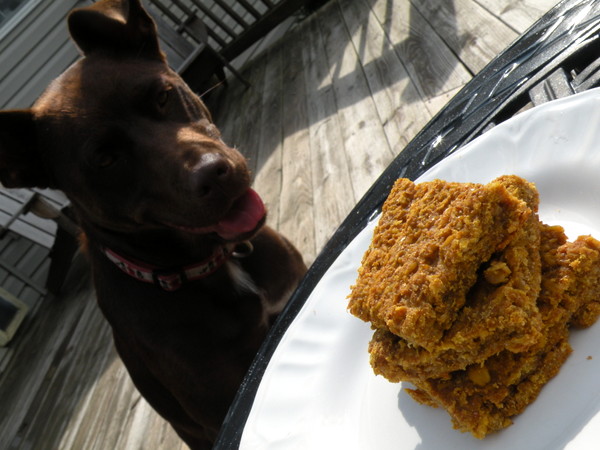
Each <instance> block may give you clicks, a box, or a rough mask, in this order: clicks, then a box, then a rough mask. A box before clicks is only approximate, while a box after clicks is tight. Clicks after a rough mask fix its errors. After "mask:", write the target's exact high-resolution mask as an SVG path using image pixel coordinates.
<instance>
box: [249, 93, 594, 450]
mask: <svg viewBox="0 0 600 450" xmlns="http://www.w3.org/2000/svg"><path fill="white" fill-rule="evenodd" d="M503 174H517V175H520V176H522V177H524V178H526V179H528V180H530V181H533V182H535V183H536V185H537V187H538V190H539V191H540V202H541V205H540V217H541V219H542V220H543V221H544V222H546V223H549V224H560V225H562V226H564V227H565V230H566V231H567V234H568V235H569V237H570V238H575V237H577V236H578V235H580V234H592V235H594V236H596V237H598V238H600V91H598V90H592V91H587V92H585V93H582V94H579V95H575V96H572V97H568V98H565V99H562V100H558V101H554V102H550V103H547V104H545V105H542V106H539V107H537V108H534V109H532V110H530V111H527V112H525V113H523V114H521V115H519V116H516V117H514V118H512V119H511V120H509V121H507V122H505V123H503V124H501V125H499V126H497V127H496V128H494V129H492V130H491V131H489V132H488V133H486V134H484V135H483V136H481V137H480V138H478V139H477V140H475V141H473V142H472V143H471V144H469V145H467V146H465V147H464V148H463V149H461V150H460V151H458V152H456V153H455V154H453V155H451V156H449V157H448V158H446V159H445V160H443V161H442V162H441V163H439V164H438V165H437V166H435V167H434V168H433V169H431V170H430V171H428V172H427V173H426V174H424V175H423V176H422V177H420V178H419V180H418V181H427V180H432V179H434V178H440V179H445V180H448V181H461V182H464V181H473V182H481V183H487V182H489V181H491V180H492V179H494V178H495V177H497V176H500V175H503ZM374 225H375V223H374V222H372V223H371V224H370V225H369V226H368V227H367V228H366V229H365V230H363V231H362V232H361V234H359V235H358V236H357V237H356V238H355V239H354V240H353V242H352V243H351V244H350V245H349V246H348V247H347V248H346V249H345V250H344V251H343V252H342V254H341V255H340V256H339V258H338V259H337V260H336V261H335V262H334V264H333V265H332V266H331V268H330V270H329V271H328V272H327V273H326V274H325V275H324V277H323V278H322V279H321V281H320V282H319V284H318V285H317V287H316V288H315V290H314V291H313V293H312V294H311V296H310V297H309V298H308V299H307V301H306V304H305V305H304V307H303V309H302V310H301V311H300V313H299V314H298V316H297V317H296V319H295V320H294V322H293V323H292V324H291V326H290V327H289V329H288V331H287V333H286V334H285V336H284V337H283V339H282V340H281V342H280V344H279V346H278V347H277V349H276V351H275V353H274V355H273V357H272V360H271V362H270V364H269V366H268V368H267V370H266V372H265V374H264V377H263V379H262V381H261V384H260V387H259V390H258V392H257V396H256V400H255V402H254V405H253V407H252V410H251V412H250V415H249V417H248V421H247V424H246V427H245V429H244V432H243V436H242V441H241V448H242V449H285V450H290V449H302V450H315V449H327V450H329V449H344V450H350V449H356V450H387V449H390V450H392V449H393V450H401V449H419V450H439V449H444V450H449V449H457V450H467V449H498V450H505V449H527V450H535V449H540V450H542V449H543V450H549V449H563V448H568V449H597V448H600V447H599V446H600V444H599V442H600V324H596V325H595V326H593V327H591V328H589V329H587V330H582V331H576V332H573V333H572V334H571V339H570V341H571V345H572V346H573V349H574V351H573V353H572V354H571V356H570V357H569V359H568V360H567V362H566V363H565V365H564V366H563V367H562V369H561V371H560V373H559V374H558V375H557V376H556V377H555V378H554V379H553V380H551V381H550V383H548V384H547V385H546V386H545V387H544V388H543V390H542V392H541V394H540V395H539V397H538V398H537V400H536V401H535V402H534V403H533V404H531V405H530V406H529V407H528V408H527V409H526V410H525V412H524V413H523V414H521V415H519V416H517V417H516V418H515V420H514V424H513V425H512V426H510V427H509V428H507V429H505V430H503V431H501V432H499V433H495V434H493V435H491V436H489V437H487V438H486V439H485V440H482V441H479V440H477V439H475V438H473V437H472V436H471V435H470V434H465V433H461V432H459V431H456V430H454V429H453V428H452V425H451V422H450V418H449V416H448V414H447V413H446V412H445V411H444V410H441V409H434V408H430V407H427V406H424V405H421V404H418V403H416V402H415V401H413V400H412V398H410V397H409V396H408V394H406V392H404V390H403V386H402V384H392V383H389V382H388V381H386V380H385V379H384V378H382V377H376V376H375V375H374V374H373V373H372V371H371V367H370V365H369V361H368V359H369V358H368V354H367V344H368V342H369V339H370V337H371V334H372V331H371V330H370V328H369V325H367V324H365V323H363V322H362V321H360V320H358V319H356V318H355V317H353V316H351V315H350V314H349V313H348V312H347V311H346V305H347V300H346V297H347V295H348V294H349V291H350V286H351V285H352V284H353V283H354V281H355V278H356V270H357V268H358V266H359V264H360V261H361V258H362V255H363V253H364V251H365V250H366V249H367V247H368V245H369V242H370V239H371V235H372V230H373V227H374ZM590 357H591V358H590ZM404 387H406V386H404Z"/></svg>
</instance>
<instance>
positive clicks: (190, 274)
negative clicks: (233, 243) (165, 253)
mask: <svg viewBox="0 0 600 450" xmlns="http://www.w3.org/2000/svg"><path fill="white" fill-rule="evenodd" d="M103 252H104V254H105V255H106V257H107V258H108V259H109V260H110V261H111V262H112V263H114V264H115V265H116V266H117V267H118V268H119V269H121V270H122V271H123V272H125V273H126V274H127V275H129V276H131V277H133V278H135V279H136V280H138V281H142V282H144V283H152V284H157V285H159V286H160V287H161V288H162V289H163V290H165V291H170V292H171V291H176V290H177V289H179V288H180V287H181V286H182V285H183V284H184V283H185V282H187V281H195V280H200V279H202V278H205V277H207V276H209V275H210V274H212V273H214V272H215V271H216V270H217V269H218V268H219V267H221V266H222V265H223V264H224V263H225V261H227V259H228V258H229V256H230V255H232V254H233V255H234V256H235V253H236V252H235V251H234V252H232V251H231V250H230V249H227V248H225V247H217V249H216V250H215V252H214V253H213V255H212V256H211V257H210V258H208V259H206V260H204V261H202V262H200V263H197V264H192V265H189V266H185V267H182V268H180V269H168V270H162V269H160V268H159V267H156V266H152V265H146V264H143V263H139V262H133V261H131V260H129V259H127V258H125V257H123V256H122V255H119V254H118V253H116V252H115V251H113V250H111V249H109V248H103Z"/></svg>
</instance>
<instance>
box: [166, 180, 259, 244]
mask: <svg viewBox="0 0 600 450" xmlns="http://www.w3.org/2000/svg"><path fill="white" fill-rule="evenodd" d="M265 216H266V209H265V205H264V203H263V201H262V199H261V198H260V196H259V195H258V194H257V193H256V191H254V190H253V189H248V190H247V191H246V192H245V193H244V194H243V195H242V196H241V197H239V198H238V199H237V200H235V201H234V202H233V205H232V206H231V208H229V211H228V212H227V213H226V214H225V216H224V217H222V218H221V219H220V220H219V221H218V222H217V223H216V224H215V225H210V226H205V227H190V226H182V225H176V224H168V225H169V226H170V227H172V228H176V229H178V230H180V231H184V232H186V233H193V234H206V233H217V234H218V235H219V236H221V237H222V238H223V239H225V240H232V239H235V238H238V237H239V236H243V235H246V234H248V233H251V232H254V231H255V230H256V229H257V228H258V227H259V226H260V225H261V224H262V222H263V220H264V218H265Z"/></svg>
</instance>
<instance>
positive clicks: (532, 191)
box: [349, 176, 600, 439]
mask: <svg viewBox="0 0 600 450" xmlns="http://www.w3.org/2000/svg"><path fill="white" fill-rule="evenodd" d="M538 202H539V196H538V192H537V190H536V188H535V186H534V185H533V184H531V183H529V182H527V181H526V180H524V179H522V178H519V177H517V176H502V177H500V178H498V179H496V180H494V181H492V182H491V183H489V184H487V185H481V184H475V183H451V182H445V181H441V180H435V181H432V182H424V183H420V184H414V183H412V182H411V181H409V180H407V179H399V180H397V182H396V183H395V185H394V188H393V189H392V191H391V193H390V195H389V197H388V199H387V200H386V202H385V204H384V206H383V212H382V216H381V219H380V221H379V224H378V226H377V227H376V229H375V232H374V235H373V240H372V242H371V245H370V247H369V249H368V250H367V252H366V253H365V255H364V257H363V260H362V265H361V268H360V269H359V275H358V278H357V281H356V284H355V285H354V286H353V287H352V292H351V294H350V296H349V310H350V312H351V313H352V314H354V315H355V316H357V317H359V318H360V319H362V320H364V321H367V322H370V323H371V325H372V327H373V328H374V329H375V333H374V336H373V338H372V340H371V342H370V344H369V352H370V355H371V365H372V367H373V370H374V372H375V373H376V374H380V375H383V376H384V377H386V378H387V379H388V380H390V381H392V382H400V381H408V382H411V383H412V384H413V385H414V386H415V389H408V392H409V393H410V395H411V396H412V397H413V398H414V399H415V400H417V401H419V402H421V403H424V404H427V405H430V406H434V407H438V406H440V407H443V408H445V409H446V410H447V411H448V413H449V414H450V416H451V417H452V421H453V423H454V427H455V428H457V429H460V430H462V431H468V432H471V433H472V434H473V435H474V436H475V437H477V438H480V439H481V438H484V437H485V436H486V435H487V434H489V433H491V432H494V431H497V430H500V429H502V428H505V427H507V426H509V425H510V424H511V423H512V420H511V418H512V417H514V416H515V415H517V414H519V413H521V412H522V411H523V410H524V409H525V407H526V406H527V405H528V404H529V403H531V402H532V401H533V400H535V398H536V397H537V395H538V393H539V392H540V390H541V388H542V387H543V386H544V384H546V383H547V382H548V381H549V380H550V379H551V378H552V377H553V376H555V375H556V374H557V373H558V371H559V369H560V367H561V365H562V364H563V362H564V361H565V360H566V358H567V357H568V355H569V353H570V352H571V347H570V345H569V342H568V336H569V327H571V326H577V327H587V326H590V325H591V324H593V323H594V322H595V321H596V319H597V317H598V315H599V314H600V242H599V241H597V240H595V239H594V238H592V237H590V236H581V237H579V238H578V239H577V240H575V241H574V242H567V238H566V236H565V234H564V231H563V229H562V228H561V227H558V226H548V225H545V224H543V223H541V222H540V221H539V218H538V215H537V211H538Z"/></svg>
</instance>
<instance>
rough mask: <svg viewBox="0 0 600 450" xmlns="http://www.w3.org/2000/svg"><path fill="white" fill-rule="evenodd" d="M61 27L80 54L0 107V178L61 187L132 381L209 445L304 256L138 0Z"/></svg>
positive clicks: (198, 442)
mask: <svg viewBox="0 0 600 450" xmlns="http://www.w3.org/2000/svg"><path fill="white" fill-rule="evenodd" d="M69 28H70V31H71V35H72V37H73V39H74V40H75V42H76V43H77V45H78V46H79V47H80V49H81V50H82V52H83V54H84V58H83V59H81V60H79V61H78V62H77V63H75V64H74V65H73V66H71V67H70V68H69V69H68V70H67V71H66V72H65V73H63V74H62V75H61V76H60V77H59V78H57V79H56V80H55V81H54V82H53V83H52V84H51V85H50V86H49V88H48V89H47V90H46V92H45V93H44V94H43V95H42V96H41V97H40V99H39V100H38V101H37V102H36V103H35V105H34V106H33V107H32V108H31V109H28V110H19V111H4V112H1V113H0V179H1V181H2V183H3V184H4V185H5V186H7V187H23V186H29V187H32V186H38V187H51V188H56V189H61V190H63V191H64V192H65V193H66V194H67V196H68V197H69V198H70V200H71V202H72V205H73V209H74V210H75V212H76V213H77V216H78V219H79V221H80V226H81V229H82V230H83V232H84V234H85V236H86V242H87V252H88V254H89V258H90V260H91V265H92V270H93V275H94V283H95V287H96V291H97V297H98V303H99V305H100V308H101V309H102V311H103V313H104V315H105V316H106V319H107V320H108V322H109V323H110V325H111V327H112V329H113V334H114V341H115V345H116V348H117V350H118V352H119V355H120V356H121V358H122V359H123V362H124V363H125V365H126V366H127V369H128V370H129V373H130V375H131V377H132V379H133V381H134V382H135V384H136V386H137V388H138V389H139V391H140V392H141V393H142V395H143V396H144V397H145V398H146V399H147V400H148V401H149V403H150V404H151V405H152V406H153V407H154V408H155V409H156V410H157V411H158V412H159V413H160V414H161V415H162V416H163V417H164V418H165V419H166V420H168V421H169V422H170V423H171V424H172V425H173V427H174V428H175V430H176V431H177V433H178V434H179V435H180V436H181V438H182V439H183V440H184V441H185V442H186V443H187V444H188V445H189V446H190V447H192V448H193V449H204V448H210V446H211V443H212V442H213V441H214V439H215V437H216V435H217V433H218V431H219V427H220V426H221V423H222V420H223V418H224V416H225V414H226V412H227V409H228V407H229V405H230V402H231V401H232V399H233V397H234V395H235V392H236V390H237V388H238V386H239V384H240V382H241V380H242V378H243V376H244V374H245V372H246V370H247V368H248V367H249V365H250V363H251V361H252V359H253V357H254V356H255V353H256V351H257V349H258V347H259V345H260V344H261V342H262V340H263V338H264V337H265V335H266V333H267V330H268V328H269V325H270V324H271V323H272V321H273V319H274V318H275V317H276V315H277V314H278V313H279V312H280V311H281V308H282V307H283V305H284V303H285V302H286V300H287V298H288V296H289V295H290V293H291V291H292V290H293V289H294V288H295V286H296V285H297V283H298V281H299V279H300V278H301V277H302V275H303V274H304V272H305V270H306V268H305V266H304V263H303V262H302V258H301V256H300V255H299V253H298V252H297V251H296V250H295V249H294V248H293V247H292V245H291V244H289V243H288V242H287V241H286V240H285V239H284V238H283V237H281V236H280V235H279V234H277V233H276V232H275V231H273V230H272V229H270V228H268V227H267V226H265V225H264V222H265V209H264V206H263V204H262V202H261V200H260V197H259V196H258V195H257V194H256V193H255V192H254V191H253V190H252V189H250V175H249V173H248V168H247V166H246V162H245V160H244V158H243V157H242V156H241V155H240V154H239V153H238V152H237V151H236V150H234V149H232V148H230V147H228V146H227V145H225V144H224V143H223V141H222V140H221V138H220V135H219V131H218V130H217V128H216V127H215V125H214V124H213V123H212V122H211V118H210V115H209V112H208V111H207V109H206V107H205V105H204V104H203V103H202V101H201V100H200V99H199V98H198V97H197V96H196V95H194V94H193V93H192V92H191V91H190V89H189V88H188V87H187V85H186V84H185V83H184V82H183V80H182V79H181V78H180V77H179V76H178V75H177V74H176V73H175V72H173V71H172V70H171V69H169V67H168V66H167V64H166V61H165V57H164V55H163V54H162V53H161V51H160V49H159V44H158V39H157V35H156V27H155V24H154V22H153V21H152V19H151V18H150V17H149V16H148V14H147V13H146V12H145V11H144V9H143V8H142V6H141V4H140V1H139V0H129V1H127V0H102V1H100V2H98V3H96V4H94V5H92V6H90V7H87V8H82V9H79V10H75V11H74V12H72V13H71V15H70V16H69ZM252 249H253V251H252Z"/></svg>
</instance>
